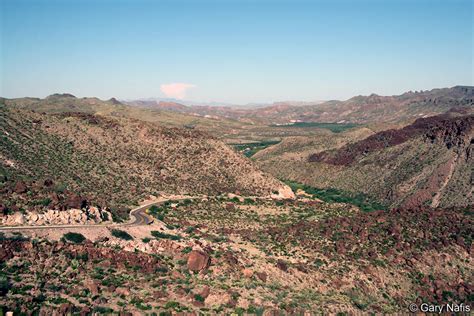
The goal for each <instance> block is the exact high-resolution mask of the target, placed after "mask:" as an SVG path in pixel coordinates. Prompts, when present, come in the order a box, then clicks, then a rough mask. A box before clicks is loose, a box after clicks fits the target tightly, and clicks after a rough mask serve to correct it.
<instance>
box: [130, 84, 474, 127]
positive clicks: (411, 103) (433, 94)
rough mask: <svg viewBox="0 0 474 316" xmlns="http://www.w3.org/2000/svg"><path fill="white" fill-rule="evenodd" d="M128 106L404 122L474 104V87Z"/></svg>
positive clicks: (265, 117) (261, 117) (267, 120)
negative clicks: (240, 103) (245, 103)
mask: <svg viewBox="0 0 474 316" xmlns="http://www.w3.org/2000/svg"><path fill="white" fill-rule="evenodd" d="M125 103H126V104H129V105H134V106H141V107H148V108H155V109H162V110H167V111H174V112H179V113H186V114H192V115H197V116H204V117H212V118H227V119H234V120H240V121H245V122H250V123H261V124H272V123H279V124H284V123H289V122H297V121H303V122H333V123H360V124H365V123H374V122H390V123H395V122H403V121H407V120H408V121H410V120H413V119H415V118H419V117H428V116H432V115H437V114H441V113H444V112H446V111H448V110H450V109H451V108H455V107H465V106H468V107H470V106H473V105H474V87H472V86H455V87H452V88H443V89H433V90H429V91H418V92H413V91H409V92H406V93H404V94H401V95H396V96H379V95H376V94H371V95H369V96H355V97H353V98H351V99H349V100H346V101H326V102H310V103H309V104H308V103H307V102H277V103H274V104H272V105H267V106H254V107H249V108H239V107H236V106H232V105H224V106H210V105H186V104H183V103H182V102H177V101H175V100H173V101H165V100H137V101H126V102H125Z"/></svg>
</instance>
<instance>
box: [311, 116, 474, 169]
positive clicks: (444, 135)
mask: <svg viewBox="0 0 474 316" xmlns="http://www.w3.org/2000/svg"><path fill="white" fill-rule="evenodd" d="M473 130H474V116H473V115H467V116H460V117H459V116H454V117H450V116H449V115H439V116H433V117H427V118H421V119H418V120H416V121H415V122H414V123H413V124H411V125H408V126H406V127H404V128H402V129H397V130H395V129H391V130H387V131H382V132H379V133H377V134H374V135H371V136H369V137H367V138H366V139H364V140H361V141H359V142H356V143H352V144H348V145H346V146H344V147H342V148H341V149H338V150H336V151H323V152H320V153H316V154H313V155H311V156H309V158H308V161H309V162H326V163H329V164H332V165H350V164H352V163H353V162H355V161H356V160H357V158H359V157H363V156H367V155H369V154H371V153H373V152H376V151H378V150H381V149H384V148H388V147H393V146H396V145H399V144H402V143H405V142H407V141H409V140H411V139H414V138H415V137H418V136H423V137H424V138H425V139H427V140H428V141H430V142H432V143H444V144H445V145H446V147H447V148H448V149H451V148H454V150H456V151H458V152H459V151H462V150H463V149H464V148H466V146H467V145H469V144H470V143H471V141H472V132H473Z"/></svg>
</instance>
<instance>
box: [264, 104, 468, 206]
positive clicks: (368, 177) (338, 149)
mask: <svg viewBox="0 0 474 316" xmlns="http://www.w3.org/2000/svg"><path fill="white" fill-rule="evenodd" d="M460 112H461V113H459V112H455V111H452V112H450V113H448V114H445V115H440V116H435V117H429V118H424V119H418V120H417V121H416V122H415V123H413V124H411V125H408V126H406V127H404V128H402V129H397V130H387V131H382V132H378V133H375V134H372V135H370V136H368V135H367V136H368V137H366V138H364V139H358V140H357V139H354V137H351V136H350V135H353V134H354V132H351V133H350V134H348V135H347V136H345V135H344V134H342V135H340V136H339V137H334V138H333V139H334V142H333V143H332V144H330V142H328V141H326V142H324V141H321V139H318V140H308V139H303V140H301V139H300V140H299V144H298V142H297V140H291V139H288V140H286V141H285V142H282V143H280V144H278V145H275V146H273V147H271V148H269V149H267V150H265V151H262V152H260V153H259V154H257V155H256V156H255V158H256V159H257V161H258V162H259V164H260V166H261V167H262V169H263V170H266V171H267V172H270V173H272V174H274V175H275V176H277V177H279V178H281V179H287V180H293V181H297V182H301V183H304V184H307V185H310V186H313V187H316V188H336V189H341V190H345V191H348V192H353V193H364V194H367V195H369V196H371V197H373V198H375V199H377V200H378V201H381V202H383V203H384V204H385V205H386V206H387V207H395V206H405V207H413V206H419V205H428V206H433V207H436V206H443V207H451V206H458V207H462V206H466V205H471V204H473V203H474V197H473V193H472V190H473V182H472V166H473V165H474V160H473V155H472V150H473V141H472V139H473V131H474V128H473V127H474V117H473V116H472V114H469V113H471V112H470V110H460ZM359 133H360V132H359ZM344 136H345V137H344ZM295 142H296V145H295V144H294V143H295ZM341 142H342V145H341ZM338 144H339V145H338ZM285 146H286V147H287V148H288V147H289V148H290V149H289V150H288V149H284V147H285ZM282 147H283V149H282ZM311 148H312V150H313V153H311V154H308V153H309V152H310V151H311ZM281 152H284V153H281Z"/></svg>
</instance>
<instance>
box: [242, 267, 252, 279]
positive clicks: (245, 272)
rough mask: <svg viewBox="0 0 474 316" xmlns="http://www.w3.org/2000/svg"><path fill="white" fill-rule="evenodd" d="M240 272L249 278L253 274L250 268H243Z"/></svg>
mask: <svg viewBox="0 0 474 316" xmlns="http://www.w3.org/2000/svg"><path fill="white" fill-rule="evenodd" d="M242 274H243V275H244V277H246V278H249V279H250V278H251V277H252V276H253V271H252V270H250V269H243V270H242Z"/></svg>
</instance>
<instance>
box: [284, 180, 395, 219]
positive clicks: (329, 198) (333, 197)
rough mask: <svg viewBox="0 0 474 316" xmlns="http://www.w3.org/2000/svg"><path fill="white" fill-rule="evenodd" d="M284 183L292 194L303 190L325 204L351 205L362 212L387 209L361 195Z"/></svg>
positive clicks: (296, 183) (295, 183) (292, 182)
mask: <svg viewBox="0 0 474 316" xmlns="http://www.w3.org/2000/svg"><path fill="white" fill-rule="evenodd" d="M284 182H285V183H286V184H287V185H289V186H290V187H291V189H292V190H293V191H294V192H296V191H297V190H298V189H301V190H304V191H305V192H306V193H308V194H312V195H313V196H314V197H316V198H318V199H320V200H323V201H324V202H327V203H347V204H352V205H355V206H357V207H358V208H360V209H361V210H362V211H364V212H371V211H377V210H386V209H387V206H386V205H383V204H382V203H379V202H377V201H374V200H373V199H371V198H370V197H368V196H367V195H365V194H362V193H351V192H345V191H342V190H338V189H334V188H328V189H319V188H314V187H311V186H308V185H305V184H302V183H298V182H294V181H289V180H288V181H284Z"/></svg>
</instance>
